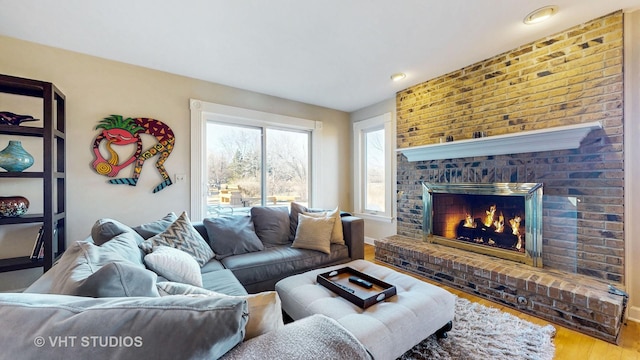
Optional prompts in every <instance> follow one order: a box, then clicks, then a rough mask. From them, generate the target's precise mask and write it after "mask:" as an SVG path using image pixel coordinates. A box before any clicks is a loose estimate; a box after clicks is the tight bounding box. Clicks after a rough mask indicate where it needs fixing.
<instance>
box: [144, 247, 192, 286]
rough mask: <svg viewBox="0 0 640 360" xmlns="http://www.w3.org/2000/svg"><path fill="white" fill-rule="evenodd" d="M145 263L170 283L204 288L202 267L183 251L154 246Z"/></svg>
mask: <svg viewBox="0 0 640 360" xmlns="http://www.w3.org/2000/svg"><path fill="white" fill-rule="evenodd" d="M144 263H145V264H146V265H147V267H148V268H149V269H151V270H152V271H153V272H155V273H156V274H158V275H160V276H162V277H164V278H165V279H167V280H169V281H176V282H180V283H185V284H190V285H194V286H202V274H201V273H200V265H198V262H196V260H195V259H194V258H193V256H191V255H189V254H187V253H186V252H184V251H182V250H178V249H176V248H172V247H169V246H154V247H153V251H152V252H151V253H150V254H147V255H146V256H145V257H144Z"/></svg>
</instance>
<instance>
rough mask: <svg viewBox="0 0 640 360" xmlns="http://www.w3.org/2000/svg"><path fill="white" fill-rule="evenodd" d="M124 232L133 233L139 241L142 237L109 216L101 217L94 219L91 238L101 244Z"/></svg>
mask: <svg viewBox="0 0 640 360" xmlns="http://www.w3.org/2000/svg"><path fill="white" fill-rule="evenodd" d="M126 232H131V233H134V234H135V238H136V241H137V242H138V243H139V242H141V241H142V240H143V239H142V237H140V236H139V235H138V233H136V232H135V231H134V230H133V229H132V228H130V227H129V226H127V225H125V224H123V223H121V222H119V221H118V220H113V219H109V218H103V219H99V220H98V221H96V223H95V224H93V227H91V238H92V239H93V242H94V243H96V245H102V244H104V243H105V242H107V241H109V240H111V239H112V238H114V237H116V236H118V235H120V234H122V233H126Z"/></svg>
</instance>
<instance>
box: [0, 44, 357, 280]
mask: <svg viewBox="0 0 640 360" xmlns="http://www.w3.org/2000/svg"><path fill="white" fill-rule="evenodd" d="M0 49H2V56H0V73H3V74H7V75H12V76H19V77H26V78H33V79H38V80H43V81H50V82H53V83H54V84H56V85H57V86H58V87H59V88H60V89H61V90H62V91H63V92H64V93H65V95H66V99H67V132H66V133H67V169H68V170H67V186H68V190H67V191H68V194H67V202H68V203H67V219H68V233H67V236H68V242H72V241H76V240H81V239H83V238H85V237H86V236H87V235H88V234H89V231H90V229H91V226H92V225H93V223H94V222H95V221H96V220H97V219H98V218H101V217H113V218H115V219H118V220H121V221H123V222H125V223H127V224H131V225H136V224H139V223H143V222H147V221H151V220H154V219H157V218H160V217H162V216H164V215H165V214H166V213H168V212H170V211H174V212H180V211H183V210H188V209H189V198H190V188H189V184H190V179H188V178H187V179H186V181H184V182H180V183H176V184H174V185H172V186H170V187H168V188H166V189H164V190H162V191H160V192H159V193H156V194H153V193H152V192H151V191H152V189H153V187H154V186H155V185H156V184H157V183H158V182H159V179H160V177H159V175H158V173H157V171H155V168H154V167H153V165H152V164H145V166H144V167H143V170H142V175H141V177H140V181H139V183H138V185H137V186H136V187H130V186H126V185H111V184H107V183H106V180H107V178H106V177H103V176H100V175H98V174H97V173H96V172H95V171H94V170H93V169H92V167H91V166H90V164H91V162H92V161H93V154H92V151H91V147H92V141H93V139H94V137H95V136H96V134H97V132H96V131H95V130H94V128H95V126H96V125H97V123H98V121H100V120H101V119H102V118H104V117H106V116H109V115H110V114H121V115H123V116H125V117H127V116H131V117H151V118H156V119H158V120H161V121H163V122H165V123H166V124H167V125H169V126H170V127H171V128H172V129H173V131H174V133H175V136H176V144H175V150H174V151H173V153H172V154H171V156H170V157H169V159H168V160H167V162H166V163H165V166H166V168H167V171H168V172H169V173H170V174H171V176H172V178H173V177H174V175H175V174H186V175H188V174H189V173H190V165H191V164H190V160H189V151H190V150H189V149H190V145H189V142H190V141H189V140H190V127H189V126H190V124H189V121H190V112H189V99H190V98H194V99H200V100H204V101H208V102H214V103H220V104H224V105H230V106H236V107H242V108H248V109H253V110H259V111H264V112H273V113H279V114H283V115H288V116H294V117H299V118H304V119H309V120H320V121H323V142H322V146H321V148H322V156H321V164H320V166H319V167H318V168H319V169H321V173H320V176H321V183H322V184H330V186H324V187H323V189H321V190H322V196H320V197H319V199H320V200H319V202H318V203H317V204H313V206H317V207H328V208H329V207H335V206H336V205H339V206H340V207H341V208H342V209H345V210H350V209H351V193H350V186H345V185H346V184H351V173H350V169H349V166H350V160H349V159H350V156H349V154H350V142H351V139H350V130H349V129H350V126H351V125H350V122H349V114H347V113H344V112H341V111H336V110H331V109H327V108H322V107H318V106H312V105H308V104H303V103H299V102H295V101H289V100H285V99H281V98H276V97H272V96H266V95H262V94H258V93H254V92H249V91H245V90H240V89H236V88H231V87H227V86H223V85H219V84H215V83H210V82H206V81H200V80H195V79H191V78H187V77H182V76H177V75H172V74H168V73H164V72H160V71H156V70H151V69H147V68H142V67H138V66H132V65H128V64H123V63H119V62H114V61H109V60H105V59H100V58H96V57H91V56H86V55H81V54H77V53H73V52H69V51H65V50H61V49H56V48H51V47H46V46H41V45H38V44H34V43H29V42H25V41H21V40H17V39H13V38H8V37H2V36H0ZM8 102H10V100H6V97H0V110H8V111H11V110H12V108H11V107H10V106H9V105H10V104H7V103H8ZM11 105H13V104H11ZM13 112H18V111H17V110H16V111H13ZM5 140H6V139H5V138H0V147H2V148H4V146H5V145H6V144H5ZM131 171H132V170H131V168H127V169H125V170H123V171H122V172H121V173H120V175H121V176H130V175H129V174H131ZM2 186H3V187H4V186H5V183H3V184H2ZM1 193H2V189H0V194H1ZM32 196H37V191H36V195H32ZM27 240H28V241H19V242H18V241H13V240H9V239H7V238H6V237H2V238H0V254H2V255H0V256H2V257H8V256H7V255H6V254H10V255H9V256H18V255H26V254H28V253H29V251H30V250H31V245H32V244H31V241H30V240H31V239H30V237H29V238H28V239H27ZM35 276H37V274H36V272H35V271H31V270H30V271H21V272H14V273H10V274H0V291H1V290H6V289H15V288H19V287H21V286H24V283H28V282H29V281H31V280H33V278H34V277H35Z"/></svg>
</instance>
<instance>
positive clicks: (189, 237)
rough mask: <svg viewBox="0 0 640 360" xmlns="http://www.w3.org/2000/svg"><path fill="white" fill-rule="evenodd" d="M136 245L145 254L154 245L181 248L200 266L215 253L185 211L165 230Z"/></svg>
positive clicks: (150, 250)
mask: <svg viewBox="0 0 640 360" xmlns="http://www.w3.org/2000/svg"><path fill="white" fill-rule="evenodd" d="M138 246H139V247H140V248H141V249H142V250H144V252H145V253H147V254H149V253H151V252H152V251H153V247H154V246H170V247H173V248H176V249H179V250H182V251H184V252H186V253H187V254H189V255H191V256H193V258H194V259H196V261H197V262H198V265H200V267H202V266H203V265H204V264H206V263H207V261H209V260H211V258H213V257H214V255H215V254H214V253H213V250H211V247H210V246H209V244H207V242H206V241H205V240H204V239H203V238H202V236H201V235H200V233H198V230H196V229H195V228H194V227H193V225H191V221H190V220H189V217H188V216H187V213H186V212H183V213H182V215H180V217H178V219H177V220H176V221H175V222H173V224H171V225H170V226H169V227H168V228H167V230H165V231H163V232H161V233H160V234H158V235H155V236H153V237H151V238H149V239H147V240H145V241H143V242H141V243H140V245H138Z"/></svg>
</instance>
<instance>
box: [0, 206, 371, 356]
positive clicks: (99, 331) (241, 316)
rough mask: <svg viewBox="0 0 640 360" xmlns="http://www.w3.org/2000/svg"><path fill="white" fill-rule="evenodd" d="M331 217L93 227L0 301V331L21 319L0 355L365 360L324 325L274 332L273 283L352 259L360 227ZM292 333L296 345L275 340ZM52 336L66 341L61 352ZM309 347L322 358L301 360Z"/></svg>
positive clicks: (274, 213)
mask: <svg viewBox="0 0 640 360" xmlns="http://www.w3.org/2000/svg"><path fill="white" fill-rule="evenodd" d="M308 212H313V213H314V214H313V215H311V214H309V213H308ZM336 212H337V209H336V210H334V211H333V212H331V211H328V212H319V211H315V212H314V211H310V210H309V209H306V208H304V207H302V206H300V205H298V204H294V205H292V207H291V213H289V212H288V211H286V208H280V209H277V208H275V209H274V208H254V209H252V214H251V216H248V217H242V216H235V217H229V218H212V219H205V220H204V221H203V222H197V223H191V222H190V221H189V219H188V217H186V214H185V213H183V214H182V215H180V216H176V215H175V214H173V213H171V214H169V215H167V216H166V217H164V218H163V219H160V220H158V221H155V222H152V223H148V224H143V225H138V226H133V227H129V226H127V225H124V224H123V223H121V222H119V221H116V220H113V219H100V220H98V221H97V222H96V224H95V225H94V226H93V228H92V229H91V236H90V237H88V238H87V239H85V240H82V241H77V242H76V243H74V244H71V245H70V246H69V247H68V249H67V251H66V252H65V253H64V255H63V256H62V257H61V258H60V259H59V261H58V262H57V263H56V264H55V265H54V266H53V267H52V268H51V270H49V271H48V272H47V273H45V274H44V275H43V276H42V277H41V278H39V279H38V280H37V281H36V282H34V283H33V284H32V285H31V286H30V287H29V288H27V289H26V290H25V291H24V293H20V294H0V326H3V327H9V326H10V322H14V321H16V319H22V320H20V324H19V326H17V327H15V329H16V331H17V332H16V333H14V335H15V336H13V337H12V335H5V336H1V337H0V346H2V348H3V349H5V350H3V352H4V353H5V354H15V355H16V356H18V355H19V356H20V358H25V359H28V358H41V357H42V356H43V355H44V354H46V355H47V356H53V357H56V358H58V357H59V358H67V359H75V358H78V359H79V358H85V357H86V355H87V354H91V355H92V356H91V357H92V358H97V359H100V358H114V356H115V357H117V358H137V359H143V358H157V356H158V355H159V354H164V355H166V354H173V355H172V356H176V354H181V355H180V356H179V358H184V359H201V358H202V359H205V358H206V359H211V358H214V359H215V358H219V357H222V356H227V357H229V358H245V357H247V356H248V357H251V356H254V357H257V358H259V357H260V355H261V354H264V353H265V351H266V350H265V348H269V349H270V351H275V353H276V354H281V355H283V357H281V358H291V359H293V358H301V357H307V355H312V356H314V357H315V358H331V357H335V356H342V355H341V354H343V355H344V354H349V356H350V357H353V358H367V357H368V354H367V353H366V350H364V347H363V346H362V344H360V343H359V342H358V340H357V339H355V337H353V336H352V335H351V334H350V333H349V332H348V331H346V330H345V329H343V328H342V327H341V326H340V325H339V324H338V323H337V322H335V321H333V320H331V319H328V318H324V317H323V316H320V315H318V316H314V319H310V320H308V321H305V322H298V321H297V322H295V323H291V324H287V325H284V322H283V319H282V311H281V306H280V305H281V304H280V299H279V297H278V295H277V293H276V292H275V291H273V290H274V286H275V283H276V282H277V281H279V280H281V279H283V278H285V277H288V276H291V275H294V274H298V273H302V272H305V271H307V270H311V269H316V268H320V267H325V266H329V265H335V264H341V263H346V262H349V261H351V260H354V259H361V258H363V257H364V225H363V220H362V219H359V218H356V217H353V216H350V215H349V214H345V213H336ZM300 214H303V215H302V216H300ZM297 219H301V220H300V222H298V221H296V220H297ZM332 219H333V220H332ZM338 221H339V222H338ZM338 228H339V230H340V231H339V232H340V234H339V235H340V236H336V233H337V232H338ZM305 229H306V230H305ZM305 234H306V236H302V235H305ZM327 236H329V238H327ZM185 239H186V240H185ZM187 254H188V255H187ZM189 255H190V256H189ZM305 324H306V325H305ZM294 325H295V329H293V328H292V326H294ZM317 326H321V327H322V328H324V329H325V331H320V332H318V331H316V330H314V327H317ZM308 333H311V334H312V335H309V334H308ZM296 334H298V335H296ZM305 334H306V335H305ZM330 334H333V335H330ZM338 334H339V335H338ZM27 335H28V336H27ZM91 336H93V338H91ZM292 336H293V337H294V338H295V336H303V337H304V338H300V339H299V341H301V342H306V343H307V345H305V346H301V347H300V348H299V349H297V350H293V349H291V348H290V347H289V348H286V346H284V345H283V344H279V343H277V341H276V340H277V339H282V338H287V337H292ZM59 339H63V340H64V341H65V344H68V343H69V341H70V339H73V340H74V341H78V343H76V344H74V346H73V347H71V348H70V347H69V346H65V347H62V346H60V343H59V342H57V341H58V340H59ZM336 340H337V341H336ZM38 341H40V342H41V343H38ZM80 341H84V342H83V343H80ZM92 341H93V342H92ZM101 341H102V342H103V343H101ZM109 341H114V342H115V343H116V344H115V345H116V346H115V348H114V346H111V345H113V344H107V342H109ZM329 343H331V345H330V346H329V345H328V344H329ZM84 345H88V346H84ZM103 345H106V346H103ZM137 345H140V346H137ZM314 347H315V348H316V349H320V348H325V350H324V351H320V352H319V353H317V354H316V353H311V352H308V351H312V349H313V348H314ZM165 348H166V349H165ZM169 348H170V349H169ZM163 349H164V350H163ZM231 349H233V351H231V352H229V350H231ZM292 351H293V352H292ZM300 352H302V353H300ZM287 354H288V355H287ZM176 358H177V357H176Z"/></svg>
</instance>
